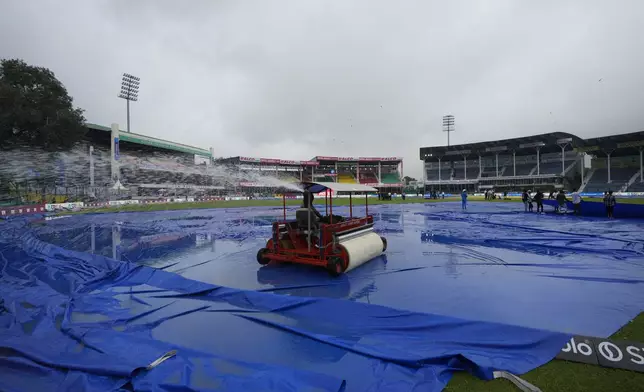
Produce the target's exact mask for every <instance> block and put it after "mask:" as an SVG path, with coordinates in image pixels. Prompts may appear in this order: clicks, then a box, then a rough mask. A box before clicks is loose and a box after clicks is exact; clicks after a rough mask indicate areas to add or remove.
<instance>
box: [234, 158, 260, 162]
mask: <svg viewBox="0 0 644 392" xmlns="http://www.w3.org/2000/svg"><path fill="white" fill-rule="evenodd" d="M239 160H240V161H241V162H255V163H259V161H260V160H259V158H250V157H239Z"/></svg>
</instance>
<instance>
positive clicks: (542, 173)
mask: <svg viewBox="0 0 644 392" xmlns="http://www.w3.org/2000/svg"><path fill="white" fill-rule="evenodd" d="M643 148H644V132H634V133H628V134H621V135H612V136H605V137H600V138H594V139H586V140H583V139H581V138H579V137H577V136H574V135H571V134H569V133H563V132H555V133H548V134H543V135H536V136H529V137H522V138H515V139H505V140H496V141H490V142H482V143H471V144H462V145H455V146H443V147H423V148H421V149H420V159H421V160H422V161H423V162H424V166H425V170H423V173H424V175H425V179H424V182H425V191H428V190H436V189H438V190H444V191H456V192H458V191H460V190H461V189H463V188H465V189H468V190H470V191H474V192H476V191H483V190H488V189H495V190H498V191H520V190H522V189H525V188H530V189H535V188H542V189H543V190H550V189H564V190H572V189H576V188H581V190H582V191H584V192H587V193H599V192H605V191H607V190H609V189H612V190H615V191H625V190H628V191H630V192H640V191H642V189H644V183H643V182H642V181H640V178H639V177H638V175H639V174H638V173H640V171H641V170H642V166H643V162H642V149H643ZM587 156H590V157H591V159H590V163H591V167H588V166H587V165H588V159H587ZM464 157H465V158H467V178H466V177H465V174H464V170H463V159H464ZM537 162H539V163H538V164H537ZM583 162H586V163H583ZM470 165H472V166H470ZM439 167H440V170H441V172H440V177H439V175H438V170H439ZM479 171H480V173H481V174H480V176H479ZM562 171H563V173H562Z"/></svg>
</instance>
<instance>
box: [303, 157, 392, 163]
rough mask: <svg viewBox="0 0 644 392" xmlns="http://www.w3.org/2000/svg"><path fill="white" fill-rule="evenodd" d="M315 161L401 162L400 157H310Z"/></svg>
mask: <svg viewBox="0 0 644 392" xmlns="http://www.w3.org/2000/svg"><path fill="white" fill-rule="evenodd" d="M311 160H312V161H316V162H365V163H367V162H373V163H375V162H384V163H399V162H402V160H403V159H402V158H400V157H329V156H320V155H318V156H315V157H313V158H311Z"/></svg>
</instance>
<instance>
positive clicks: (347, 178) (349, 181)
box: [338, 173, 357, 184]
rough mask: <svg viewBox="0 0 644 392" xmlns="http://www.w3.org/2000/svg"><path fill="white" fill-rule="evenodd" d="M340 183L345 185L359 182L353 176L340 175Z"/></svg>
mask: <svg viewBox="0 0 644 392" xmlns="http://www.w3.org/2000/svg"><path fill="white" fill-rule="evenodd" d="M338 182H341V183H344V184H355V183H356V182H357V181H356V179H355V177H354V176H353V175H352V174H348V173H345V174H338Z"/></svg>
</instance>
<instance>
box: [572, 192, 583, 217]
mask: <svg viewBox="0 0 644 392" xmlns="http://www.w3.org/2000/svg"><path fill="white" fill-rule="evenodd" d="M572 207H573V210H574V213H575V215H581V195H580V194H579V189H577V190H576V191H574V192H573V193H572Z"/></svg>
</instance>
